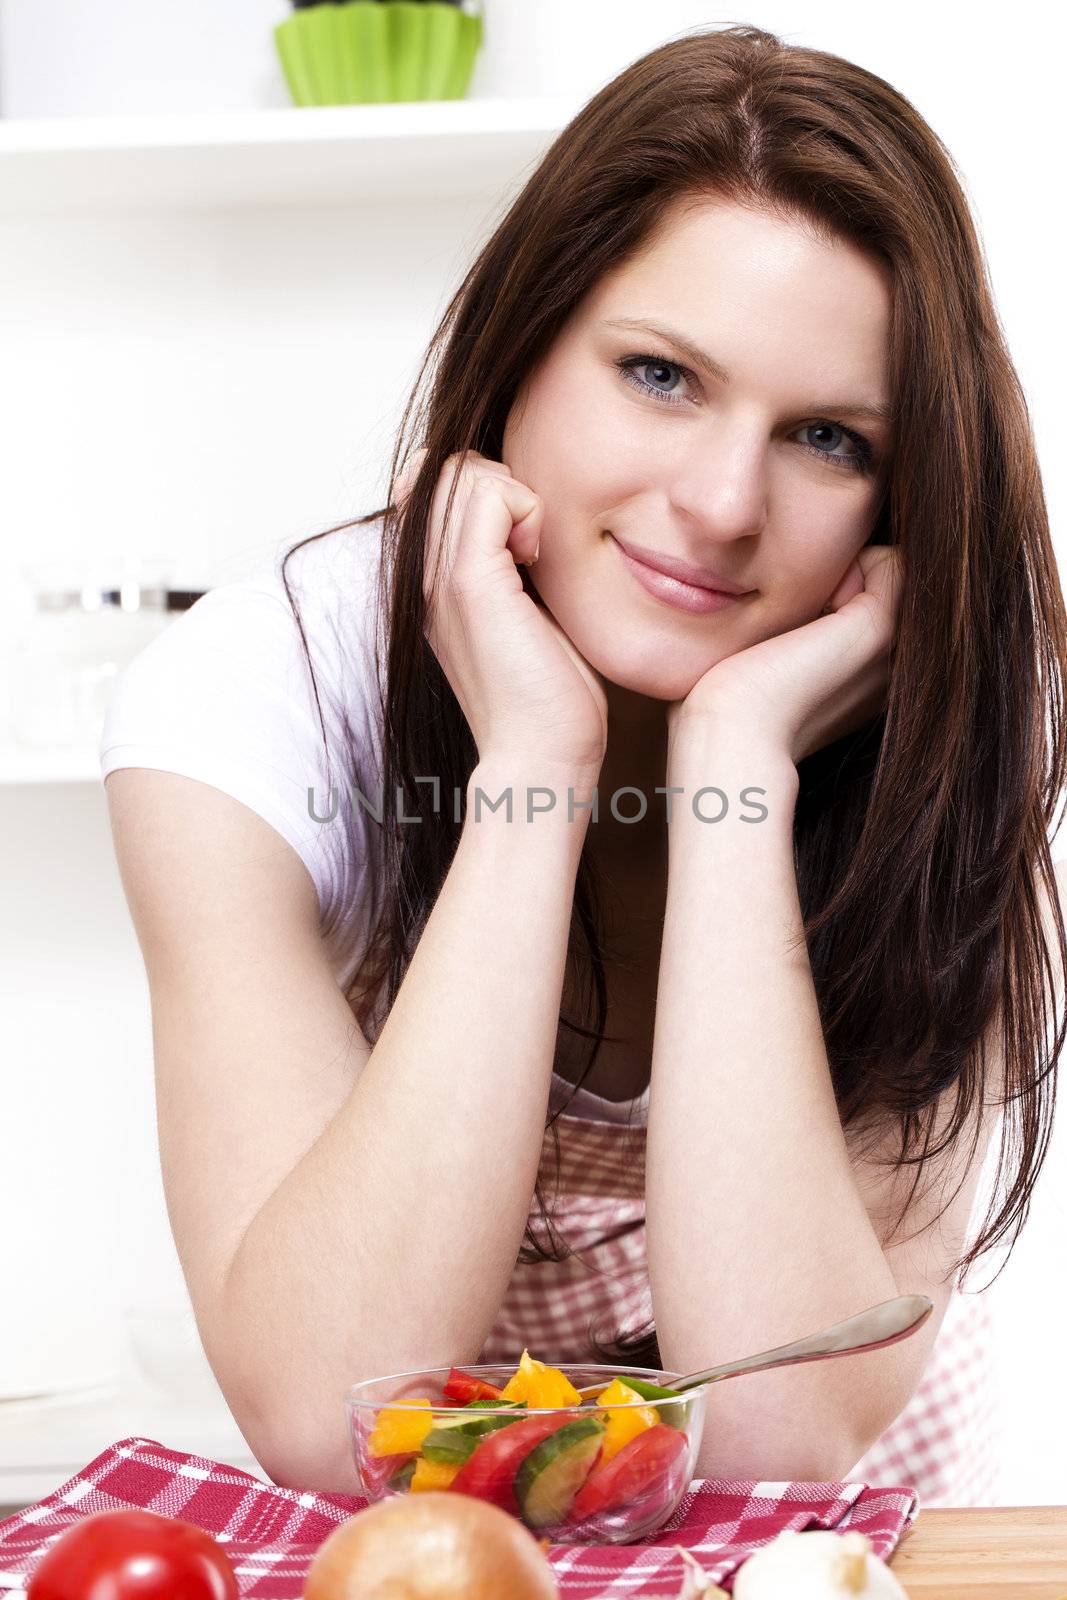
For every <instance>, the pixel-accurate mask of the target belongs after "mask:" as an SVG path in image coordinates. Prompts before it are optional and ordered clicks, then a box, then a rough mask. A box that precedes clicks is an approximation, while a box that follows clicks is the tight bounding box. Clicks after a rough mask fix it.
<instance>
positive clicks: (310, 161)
mask: <svg viewBox="0 0 1067 1600" xmlns="http://www.w3.org/2000/svg"><path fill="white" fill-rule="evenodd" d="M578 108H579V102H578V101H576V100H572V99H567V100H563V99H559V98H548V99H545V98H538V99H513V100H507V99H503V100H501V99H493V100H488V99H486V100H428V101H411V102H401V103H396V104H388V105H365V106H287V107H281V108H276V109H271V110H263V111H232V112H197V113H190V114H182V115H178V114H171V115H166V116H163V115H160V116H136V117H135V116H116V117H43V118H32V119H28V118H27V119H12V120H10V121H7V122H4V121H3V120H0V216H17V215H21V214H41V213H50V212H51V213H63V212H69V211H90V212H99V211H101V210H107V209H120V210H123V209H141V208H151V209H156V208H159V209H166V210H168V211H170V210H173V209H175V208H176V207H180V208H187V209H197V210H201V209H211V208H214V207H233V206H279V205H282V206H315V205H343V206H352V205H359V204H362V203H364V202H368V201H375V202H381V201H390V200H396V201H400V202H405V203H406V202H409V201H411V200H417V199H423V198H426V199H441V200H443V199H450V198H454V197H461V196H471V195H481V194H485V195H493V194H497V193H499V192H500V191H501V190H502V189H503V188H505V187H506V186H507V185H508V184H509V183H511V182H512V181H513V180H515V179H518V178H520V177H521V176H523V174H524V171H525V170H526V169H527V168H532V165H533V164H534V163H535V162H536V160H537V159H538V158H539V156H540V155H541V154H542V153H543V152H544V151H545V150H546V149H547V148H548V146H549V144H551V142H552V140H553V139H554V138H555V136H556V134H557V133H558V132H559V131H560V129H561V128H563V127H564V126H565V125H566V123H567V122H569V121H570V119H571V117H572V116H573V115H574V114H575V113H576V111H577V110H578Z"/></svg>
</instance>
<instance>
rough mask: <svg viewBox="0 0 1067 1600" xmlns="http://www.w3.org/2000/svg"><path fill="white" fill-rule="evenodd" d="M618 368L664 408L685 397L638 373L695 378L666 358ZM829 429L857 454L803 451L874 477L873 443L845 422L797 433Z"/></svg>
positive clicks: (621, 363) (626, 361)
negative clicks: (653, 370)
mask: <svg viewBox="0 0 1067 1600" xmlns="http://www.w3.org/2000/svg"><path fill="white" fill-rule="evenodd" d="M615 365H616V367H618V369H619V371H620V372H621V374H622V376H623V378H625V380H626V382H627V383H628V384H630V385H631V386H632V387H633V388H635V389H638V390H640V392H641V393H642V394H647V395H650V396H651V398H652V399H653V400H658V401H659V403H660V404H661V405H668V406H681V405H685V398H684V396H683V397H682V398H681V399H677V398H676V397H675V395H674V392H673V391H670V390H666V389H660V388H657V387H656V386H655V385H654V384H651V383H646V382H645V380H644V379H643V378H639V377H638V376H637V372H638V369H639V368H641V367H648V368H656V369H658V370H659V371H660V372H661V373H666V374H668V375H669V374H670V373H674V372H677V373H680V374H681V375H682V377H683V378H686V379H690V378H692V377H693V373H691V372H690V370H689V368H688V367H683V366H681V365H680V364H679V362H677V361H668V359H667V358H666V356H656V355H643V356H623V357H622V358H621V359H620V360H618V361H616V362H615ZM826 428H831V429H835V430H836V431H837V432H838V433H839V434H841V435H842V436H843V437H844V438H845V439H847V440H848V441H849V442H850V444H851V445H852V446H853V452H854V453H853V454H852V455H844V456H841V455H835V454H834V452H833V450H831V449H823V448H821V447H820V446H818V445H811V444H802V445H801V446H800V448H801V449H802V450H806V451H807V452H808V454H809V455H812V456H814V457H815V458H816V460H819V461H826V462H828V463H829V465H830V466H832V467H843V468H844V470H845V471H846V472H862V473H870V472H871V471H873V467H874V450H873V447H872V445H871V442H870V440H869V439H867V438H865V437H864V435H863V434H862V433H857V432H856V431H855V429H854V428H846V427H845V425H844V423H843V422H834V421H832V420H831V419H830V418H829V417H820V418H819V419H818V421H816V422H806V423H804V424H803V426H802V427H801V428H798V429H797V432H798V433H807V432H810V431H811V430H813V429H820V430H825V429H826Z"/></svg>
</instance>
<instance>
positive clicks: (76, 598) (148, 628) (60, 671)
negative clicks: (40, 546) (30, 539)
mask: <svg viewBox="0 0 1067 1600" xmlns="http://www.w3.org/2000/svg"><path fill="white" fill-rule="evenodd" d="M169 566H170V563H169V562H168V561H167V559H166V558H160V557H150V558H142V559H141V560H139V561H137V562H136V563H133V562H130V561H126V562H124V563H121V562H117V561H116V562H106V561H97V562H94V563H92V564H90V563H88V562H86V561H81V562H79V561H78V560H76V559H74V560H69V561H58V562H57V561H52V562H48V563H42V562H35V563H33V564H27V565H25V566H23V567H22V568H21V569H20V574H21V580H22V585H21V586H22V610H23V624H22V628H21V630H20V633H21V637H19V638H18V640H17V648H16V649H15V651H14V652H13V653H12V654H11V656H10V658H9V667H8V678H9V682H8V718H9V724H10V739H11V740H12V741H13V742H14V743H15V744H16V745H18V746H20V747H23V748H28V749H35V750H40V749H55V748H57V747H62V748H70V749H90V748H95V746H96V745H97V744H98V743H99V739H100V735H101V733H102V731H103V725H104V716H105V713H106V711H107V707H108V702H109V701H110V698H111V693H112V690H113V688H114V686H115V680H116V679H117V677H118V675H119V673H120V672H121V671H122V669H123V668H124V667H125V666H126V665H127V663H128V662H130V661H132V660H133V658H134V656H136V655H138V654H139V653H140V652H141V650H143V649H144V648H145V647H146V646H147V645H148V644H150V643H151V642H152V640H153V639H154V638H156V636H157V635H158V634H159V633H161V632H162V631H163V629H164V628H165V627H166V626H167V623H168V621H170V620H171V617H172V615H173V612H174V611H176V610H180V609H183V608H184V607H186V606H187V605H188V604H189V603H191V599H192V598H199V594H197V593H192V594H190V591H182V592H180V593H179V592H178V591H176V590H174V589H172V588H171V587H170V583H169Z"/></svg>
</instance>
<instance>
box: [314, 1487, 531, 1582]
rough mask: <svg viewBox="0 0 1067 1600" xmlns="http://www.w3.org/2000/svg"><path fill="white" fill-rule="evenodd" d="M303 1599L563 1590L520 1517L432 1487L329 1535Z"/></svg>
mask: <svg viewBox="0 0 1067 1600" xmlns="http://www.w3.org/2000/svg"><path fill="white" fill-rule="evenodd" d="M304 1600H559V1585H558V1584H557V1582H556V1576H555V1573H554V1572H553V1571H552V1568H551V1567H550V1566H549V1564H548V1561H547V1559H546V1557H545V1554H544V1551H543V1550H542V1548H541V1546H540V1544H539V1543H538V1541H537V1540H536V1539H535V1538H534V1536H533V1534H532V1533H531V1532H530V1530H529V1529H528V1528H526V1527H524V1526H523V1524H522V1523H521V1522H519V1521H518V1520H517V1518H515V1517H513V1516H510V1515H509V1514H508V1512H506V1511H502V1510H501V1509H500V1507H499V1506H494V1505H491V1504H490V1502H489V1501H488V1500H478V1499H475V1497H474V1496H473V1495H467V1494H456V1493H452V1492H450V1491H449V1490H447V1489H428V1490H422V1491H420V1492H419V1493H417V1494H406V1495H397V1496H394V1497H393V1498H391V1499H389V1500H379V1501H377V1502H376V1503H375V1504H374V1505H370V1506H368V1507H367V1508H366V1510H365V1511H358V1512H357V1513H356V1515H355V1516H353V1517H349V1519H348V1521H347V1522H342V1523H341V1525H340V1527H337V1528H335V1529H334V1530H333V1532H332V1533H331V1534H328V1535H327V1537H326V1539H325V1540H324V1541H323V1543H322V1544H321V1545H320V1546H319V1548H318V1550H316V1552H315V1555H314V1558H313V1560H312V1562H311V1566H310V1567H309V1568H308V1575H307V1582H306V1584H305V1586H304Z"/></svg>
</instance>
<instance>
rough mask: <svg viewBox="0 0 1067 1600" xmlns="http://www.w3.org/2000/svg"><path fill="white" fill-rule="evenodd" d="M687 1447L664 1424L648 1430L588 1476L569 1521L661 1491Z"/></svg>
mask: <svg viewBox="0 0 1067 1600" xmlns="http://www.w3.org/2000/svg"><path fill="white" fill-rule="evenodd" d="M531 1420H534V1419H531ZM504 1432H505V1433H507V1432H508V1429H505V1430H504ZM688 1446H689V1441H688V1440H687V1438H686V1436H685V1434H684V1433H682V1432H681V1431H680V1430H679V1429H678V1428H671V1427H669V1426H668V1425H667V1423H665V1422H657V1423H656V1425H655V1426H654V1427H652V1428H646V1429H645V1431H644V1433H639V1434H638V1435H637V1437H636V1439H631V1440H630V1442H629V1444H624V1445H623V1447H622V1449H621V1450H620V1451H619V1452H618V1453H617V1454H616V1455H614V1456H612V1458H611V1460H610V1461H606V1462H605V1463H604V1465H603V1466H602V1467H597V1468H596V1470H595V1471H594V1472H592V1473H591V1474H590V1475H589V1477H588V1478H587V1479H586V1481H585V1482H584V1483H583V1484H582V1487H581V1488H580V1489H579V1490H578V1493H577V1494H576V1495H575V1497H574V1500H573V1502H572V1504H571V1509H570V1516H569V1519H568V1520H569V1521H571V1522H580V1521H581V1520H582V1518H583V1517H589V1516H592V1515H593V1514H594V1513H595V1512H598V1511H612V1510H614V1509H615V1508H616V1507H617V1506H625V1505H630V1504H631V1502H632V1501H634V1500H636V1499H637V1498H638V1496H640V1495H645V1494H647V1493H649V1492H651V1491H653V1490H655V1489H657V1488H659V1487H660V1485H661V1483H663V1482H665V1481H666V1480H667V1478H668V1477H670V1476H672V1471H671V1469H672V1468H675V1467H677V1464H678V1462H679V1459H680V1458H684V1456H685V1452H686V1450H687V1449H688ZM679 1470H680V1469H679Z"/></svg>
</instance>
